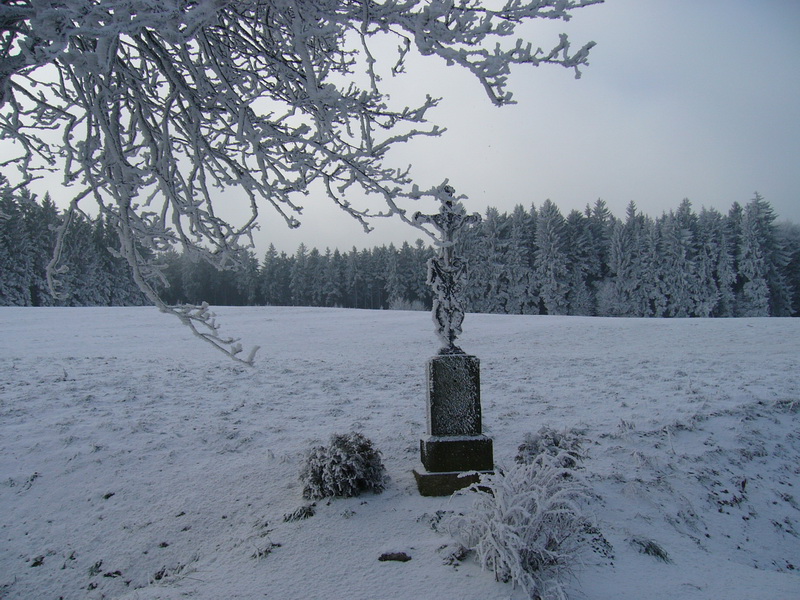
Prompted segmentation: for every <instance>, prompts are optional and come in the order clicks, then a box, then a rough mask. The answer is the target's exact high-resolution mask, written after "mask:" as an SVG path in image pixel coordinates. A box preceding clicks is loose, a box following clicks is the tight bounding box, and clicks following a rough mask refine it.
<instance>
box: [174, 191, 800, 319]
mask: <svg viewBox="0 0 800 600" xmlns="http://www.w3.org/2000/svg"><path fill="white" fill-rule="evenodd" d="M775 221H776V216H775V213H774V211H773V209H772V207H771V206H770V204H769V203H768V202H767V201H766V200H764V199H763V198H762V197H761V196H759V195H756V196H755V198H753V200H751V201H750V202H748V203H747V204H745V205H744V206H743V205H741V204H739V203H734V204H733V205H732V207H731V208H730V210H729V211H728V213H727V214H722V213H720V212H719V211H717V210H716V209H706V208H703V209H701V211H700V213H699V214H698V213H696V212H695V211H694V210H693V208H692V205H691V202H689V200H684V201H683V202H681V204H680V206H679V207H678V208H677V209H676V210H672V211H670V212H668V213H664V214H663V215H661V216H660V217H658V218H655V219H654V218H652V217H649V216H647V215H644V214H642V213H641V212H640V211H639V210H637V208H636V205H635V204H634V203H633V202H631V203H630V204H629V206H628V208H627V211H626V215H625V218H617V217H615V216H614V215H613V214H612V213H611V211H610V210H609V209H608V207H607V206H606V204H605V202H604V201H603V200H597V201H596V202H595V203H594V205H591V206H587V207H586V209H585V210H584V211H578V210H573V211H571V212H570V213H569V214H568V215H567V216H566V217H564V216H563V214H562V213H561V211H560V210H559V209H558V207H557V206H556V205H555V204H554V203H553V202H551V201H550V200H546V201H545V202H544V203H543V204H542V205H541V207H538V208H537V207H535V206H531V208H530V209H525V208H524V207H522V206H517V207H516V208H515V209H514V210H513V211H512V212H511V213H510V214H509V213H500V212H499V211H498V210H497V209H495V208H489V209H488V210H487V211H486V214H485V216H484V218H483V219H482V221H481V223H480V224H478V225H477V226H475V227H473V228H471V229H469V230H468V231H467V232H466V234H465V235H463V236H462V239H461V240H460V241H459V244H458V248H457V252H459V253H460V254H461V255H462V256H464V257H465V258H466V260H467V261H468V264H469V270H468V279H467V282H466V286H465V295H466V299H467V306H468V310H470V311H472V312H489V313H507V314H551V315H556V314H557V315H598V316H629V317H745V316H798V315H800V227H798V226H797V225H794V224H791V223H781V224H777V223H776V222H775ZM433 253H434V250H433V249H432V248H431V247H430V246H427V245H425V244H424V243H423V242H422V240H417V242H416V244H415V245H414V246H411V245H409V244H408V243H404V244H403V245H402V246H401V247H400V248H397V247H395V246H394V245H389V246H381V247H375V248H373V249H371V250H368V249H365V250H360V251H359V250H357V249H356V248H353V249H352V250H351V251H349V252H344V253H342V252H340V251H339V250H338V249H336V250H333V251H331V250H330V249H326V250H325V251H324V252H320V251H319V250H317V249H316V248H311V249H310V250H309V248H308V247H307V246H306V245H305V244H301V245H300V246H299V248H298V249H297V251H296V252H295V253H294V254H292V255H287V254H286V253H284V252H281V253H278V252H277V251H276V249H275V248H274V246H270V248H269V249H268V251H267V252H266V254H265V256H264V257H263V259H262V260H261V261H260V262H259V260H258V259H257V258H256V256H255V255H254V254H252V253H248V254H246V255H245V257H244V259H243V261H242V267H241V268H239V269H237V270H235V271H228V272H225V271H223V272H219V271H216V270H215V269H214V268H213V267H211V266H210V265H209V264H208V263H206V262H204V261H202V260H199V259H195V258H192V257H191V256H189V255H186V254H177V253H170V254H169V255H168V256H166V257H165V260H166V264H167V265H168V266H167V271H166V275H167V279H168V280H169V281H170V288H169V289H167V290H164V294H165V299H167V300H168V301H170V302H173V303H180V302H190V303H197V302H199V301H201V300H206V301H208V302H211V303H212V304H255V305H262V304H268V305H291V306H341V307H349V308H375V309H378V308H383V309H385V308H418V309H423V308H430V304H431V295H430V290H429V288H428V286H427V285H426V284H425V277H426V263H427V260H428V259H429V258H430V257H431V256H433Z"/></svg>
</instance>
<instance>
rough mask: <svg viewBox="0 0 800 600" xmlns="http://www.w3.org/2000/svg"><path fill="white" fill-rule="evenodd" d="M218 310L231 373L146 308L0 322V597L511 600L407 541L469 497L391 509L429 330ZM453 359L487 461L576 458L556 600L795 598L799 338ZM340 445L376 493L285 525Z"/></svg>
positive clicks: (565, 325) (487, 334) (799, 326)
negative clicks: (394, 558)
mask: <svg viewBox="0 0 800 600" xmlns="http://www.w3.org/2000/svg"><path fill="white" fill-rule="evenodd" d="M217 313H218V314H219V315H220V320H221V322H222V323H223V326H224V329H225V331H226V332H228V333H237V334H240V335H242V337H243V338H244V340H243V341H244V343H245V345H247V344H248V343H249V344H252V345H255V344H259V345H261V346H262V350H261V352H260V353H259V355H258V360H257V364H256V366H255V367H254V368H252V369H251V368H247V367H243V366H239V365H237V364H234V363H232V362H231V361H230V360H229V359H227V358H225V357H224V356H223V355H221V354H219V353H216V352H215V351H213V350H212V349H210V348H207V347H206V346H205V345H203V344H201V343H200V342H199V341H198V340H196V339H195V338H193V337H192V336H191V335H190V334H189V332H188V331H187V330H185V329H184V328H183V327H181V326H180V325H179V324H178V323H177V322H175V321H173V320H172V319H171V318H170V317H168V316H165V315H161V314H159V313H158V312H156V310H155V309H151V308H142V309H127V308H108V309H104V308H66V309H60V308H44V309H39V308H34V309H31V308H0V332H2V335H0V598H3V599H8V600H11V599H15V600H17V599H24V600H29V599H30V600H39V599H47V600H56V599H58V598H64V599H83V598H88V599H95V598H124V599H125V600H155V599H170V600H177V599H178V598H195V599H207V600H223V599H229V598H230V599H232V598H238V599H247V600H251V599H258V598H270V599H276V600H291V599H307V598H308V599H315V598H320V599H325V600H330V599H336V598H347V599H348V600H361V599H364V600H366V599H413V600H423V599H428V598H430V599H433V598H437V599H438V598H447V599H460V600H468V599H476V600H477V599H481V600H485V599H488V598H515V599H517V598H522V597H523V594H522V592H521V591H520V590H519V589H516V590H515V589H513V588H512V586H511V585H510V584H506V583H498V582H495V581H494V578H493V576H492V575H491V574H489V573H487V572H482V571H481V570H480V568H479V567H478V566H477V565H476V564H475V563H474V562H472V561H471V560H470V559H467V560H466V561H465V562H463V563H460V564H459V563H456V564H455V565H452V564H445V562H447V561H446V559H447V555H448V553H449V552H451V551H452V548H453V540H452V538H450V537H449V536H448V534H447V533H446V532H442V531H436V530H435V529H434V528H433V527H432V526H431V523H432V521H436V520H437V512H438V511H464V510H467V509H468V508H469V506H470V504H471V499H470V498H469V497H455V498H453V499H449V498H422V497H420V496H419V495H418V494H417V493H416V489H415V484H414V479H413V476H412V473H411V470H412V468H414V467H415V466H416V465H417V461H418V454H419V449H418V443H419V438H420V437H421V436H422V435H424V433H425V392H424V385H423V383H424V365H425V361H426V359H427V358H428V357H429V356H430V355H432V354H433V353H435V351H436V349H437V347H436V342H435V336H434V334H433V325H432V323H431V321H430V318H429V315H428V314H426V313H414V312H394V311H387V312H368V311H356V310H335V309H302V308H236V309H232V308H220V309H217ZM461 341H462V342H463V343H462V344H461V345H462V347H464V348H465V349H466V350H467V351H469V352H471V353H474V354H476V355H477V356H478V357H479V358H480V359H481V361H482V371H481V377H482V390H483V413H484V427H485V430H486V433H488V434H489V435H491V436H492V437H493V439H494V444H495V456H496V460H497V462H498V463H500V464H510V463H512V462H513V458H514V455H515V453H516V449H517V446H518V445H519V443H520V442H521V441H522V438H523V436H524V434H525V433H526V432H535V431H537V430H538V429H539V428H540V427H541V426H542V425H548V426H551V427H554V428H556V429H566V428H579V429H580V430H582V432H583V434H584V435H585V437H586V438H587V439H588V440H589V442H588V451H589V457H588V459H587V460H586V461H585V462H584V467H585V469H584V471H585V474H586V476H587V477H588V479H589V481H590V483H591V485H592V488H593V490H594V492H596V493H597V494H598V498H597V500H596V501H595V502H594V503H593V504H592V505H591V506H590V507H589V512H590V514H591V515H592V516H593V518H594V519H595V521H596V523H597V526H598V528H599V529H600V531H601V532H602V533H603V535H604V536H605V538H606V540H607V541H608V542H609V544H610V546H611V548H612V549H611V550H610V551H609V548H607V547H606V548H605V549H606V552H605V554H603V553H598V552H592V551H588V552H587V553H586V554H585V555H584V557H583V564H582V565H579V566H578V567H577V569H576V577H575V579H574V580H573V581H571V582H568V583H569V585H570V589H571V592H570V596H571V597H572V598H576V599H577V598H585V599H588V600H612V599H613V600H622V599H630V600H639V599H646V600H658V599H662V598H663V599H670V600H674V599H677V598H680V599H721V600H758V599H764V600H767V599H769V600H795V599H797V598H800V416H799V415H800V412H799V411H800V319H725V320H723V319H720V320H701V319H697V320H679V319H675V320H634V319H603V318H579V317H533V316H499V315H468V316H467V319H466V321H465V323H464V336H463V337H462V338H461ZM351 430H356V431H359V432H361V433H363V434H364V435H366V436H367V437H369V438H371V439H372V440H373V441H374V442H375V444H376V445H377V447H378V448H380V449H381V451H382V452H383V458H384V463H385V464H386V467H387V469H388V473H389V475H390V477H391V481H390V483H389V485H388V488H387V490H386V491H385V492H384V493H382V494H380V495H369V496H362V497H360V498H354V499H347V500H334V501H331V502H320V503H318V504H317V507H316V515H315V516H313V517H311V518H309V519H306V520H298V521H290V522H284V519H283V517H284V515H286V514H288V513H290V512H292V511H293V510H294V509H296V508H298V507H300V506H302V505H303V504H304V503H305V502H304V501H303V499H302V497H301V486H300V483H299V481H298V473H299V471H300V468H301V464H302V460H303V455H304V453H305V451H306V450H307V449H308V448H310V447H311V446H312V445H314V444H317V443H325V442H327V440H328V438H329V436H330V434H332V433H335V432H346V431H351ZM439 515H441V513H439ZM645 542H653V543H654V544H655V545H656V546H658V547H659V548H661V549H662V550H663V551H664V552H666V554H667V555H668V559H669V562H666V561H663V560H660V559H658V558H657V557H654V556H652V555H648V554H644V553H642V552H641V550H642V548H643V543H645ZM652 547H654V546H651V548H652ZM386 551H404V552H406V553H408V554H409V555H410V556H411V558H412V559H411V560H410V561H408V562H381V561H379V560H378V557H379V556H380V555H381V553H383V552H386Z"/></svg>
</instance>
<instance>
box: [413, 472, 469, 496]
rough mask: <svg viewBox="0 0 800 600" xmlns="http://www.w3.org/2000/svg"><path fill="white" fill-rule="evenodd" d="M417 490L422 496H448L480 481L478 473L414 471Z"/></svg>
mask: <svg viewBox="0 0 800 600" xmlns="http://www.w3.org/2000/svg"><path fill="white" fill-rule="evenodd" d="M414 478H415V479H416V480H417V489H418V490H419V493H420V495H422V496H449V495H451V494H452V493H453V492H457V491H458V490H460V489H463V488H465V487H467V486H469V485H471V484H473V483H477V482H478V481H479V480H480V473H474V472H473V473H463V472H460V471H456V472H452V473H428V472H427V471H426V470H425V469H414Z"/></svg>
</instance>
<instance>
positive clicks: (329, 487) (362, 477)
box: [300, 432, 386, 500]
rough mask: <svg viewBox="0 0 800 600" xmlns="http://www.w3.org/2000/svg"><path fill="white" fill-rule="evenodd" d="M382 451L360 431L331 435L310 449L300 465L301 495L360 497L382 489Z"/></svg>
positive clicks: (311, 498) (309, 497)
mask: <svg viewBox="0 0 800 600" xmlns="http://www.w3.org/2000/svg"><path fill="white" fill-rule="evenodd" d="M380 455H381V453H380V452H379V451H378V450H376V449H375V447H374V446H373V444H372V442H371V441H370V440H369V439H367V438H365V437H364V436H363V435H361V434H360V433H355V432H353V433H347V434H344V435H333V436H331V441H330V444H328V445H327V446H317V447H315V448H313V449H312V450H311V451H310V452H309V454H308V456H307V458H306V462H305V464H304V465H303V470H302V471H301V473H300V481H301V482H302V483H303V497H304V498H306V499H308V500H319V499H321V498H328V497H331V496H334V497H344V498H349V497H352V496H359V495H360V494H362V493H363V492H375V493H380V492H382V491H383V488H384V482H385V477H386V470H385V468H384V466H383V463H382V462H381V456H380Z"/></svg>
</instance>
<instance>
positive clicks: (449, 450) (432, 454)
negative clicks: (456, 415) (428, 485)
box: [419, 435, 494, 473]
mask: <svg viewBox="0 0 800 600" xmlns="http://www.w3.org/2000/svg"><path fill="white" fill-rule="evenodd" d="M419 445H420V458H421V460H422V465H423V466H424V467H425V470H426V471H428V472H431V473H446V472H449V471H491V470H492V469H493V468H494V456H493V450H492V440H491V439H489V438H488V437H486V436H485V435H478V436H460V437H459V436H446V437H441V436H430V437H428V439H424V440H420V443H419Z"/></svg>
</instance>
